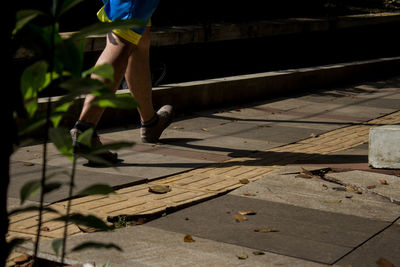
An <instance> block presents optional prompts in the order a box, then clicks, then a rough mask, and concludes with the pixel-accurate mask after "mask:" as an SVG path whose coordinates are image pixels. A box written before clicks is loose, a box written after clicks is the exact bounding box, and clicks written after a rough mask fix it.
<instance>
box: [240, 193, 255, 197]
mask: <svg viewBox="0 0 400 267" xmlns="http://www.w3.org/2000/svg"><path fill="white" fill-rule="evenodd" d="M243 195H244V196H246V197H255V196H256V194H253V193H244V194H243Z"/></svg>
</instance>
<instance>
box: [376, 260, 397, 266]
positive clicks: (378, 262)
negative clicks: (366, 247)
mask: <svg viewBox="0 0 400 267" xmlns="http://www.w3.org/2000/svg"><path fill="white" fill-rule="evenodd" d="M376 264H378V266H379V267H394V265H393V263H391V262H390V261H388V260H387V259H385V258H380V259H379V260H377V261H376Z"/></svg>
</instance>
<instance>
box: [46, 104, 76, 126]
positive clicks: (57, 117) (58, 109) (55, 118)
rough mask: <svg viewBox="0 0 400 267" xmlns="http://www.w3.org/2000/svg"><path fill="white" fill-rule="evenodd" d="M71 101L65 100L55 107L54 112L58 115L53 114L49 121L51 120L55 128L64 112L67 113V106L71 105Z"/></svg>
mask: <svg viewBox="0 0 400 267" xmlns="http://www.w3.org/2000/svg"><path fill="white" fill-rule="evenodd" d="M72 104H73V102H72V101H71V102H66V103H63V104H61V105H59V106H57V107H56V108H55V110H54V111H55V112H56V113H59V114H60V115H55V116H52V117H51V121H52V122H53V125H54V127H55V128H57V127H58V126H59V125H60V122H61V120H62V118H63V117H64V114H67V111H68V110H69V108H70V107H71V106H72Z"/></svg>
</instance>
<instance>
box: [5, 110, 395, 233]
mask: <svg viewBox="0 0 400 267" xmlns="http://www.w3.org/2000/svg"><path fill="white" fill-rule="evenodd" d="M397 123H400V111H398V112H395V113H392V114H389V115H387V116H384V117H381V118H378V119H374V120H371V121H369V122H368V123H364V124H361V125H353V126H348V127H344V128H340V129H337V130H333V131H331V132H328V133H324V134H321V135H319V136H316V137H310V138H308V139H305V140H301V141H299V142H296V143H294V144H288V145H285V146H282V147H277V148H273V149H269V150H266V151H263V152H260V153H257V154H255V155H254V157H253V158H249V157H243V158H234V159H230V160H227V161H225V162H223V163H216V164H213V165H211V166H207V167H203V168H199V169H195V170H192V171H188V172H186V173H182V174H177V175H172V176H170V177H167V178H164V179H161V180H157V181H153V182H151V183H150V184H141V185H135V186H131V187H129V188H124V189H120V190H117V194H112V195H109V196H89V197H83V198H78V199H74V200H73V201H72V211H73V212H80V213H84V214H95V215H97V216H99V217H102V218H103V219H106V218H107V216H111V217H113V216H118V215H139V214H152V213H156V212H162V211H165V210H166V209H168V208H173V207H179V206H183V205H187V204H189V203H192V202H196V201H199V200H203V199H207V198H210V197H212V196H215V195H218V194H221V193H224V192H226V191H229V190H232V189H235V188H238V187H240V186H242V185H243V180H245V179H247V180H249V181H254V180H257V179H259V178H261V177H262V176H264V175H265V174H267V173H269V172H271V171H273V170H276V169H277V168H280V167H282V166H284V165H286V164H288V163H291V162H294V161H295V160H298V159H299V158H301V159H306V158H307V157H312V156H315V155H318V154H319V155H321V154H330V153H334V152H338V151H341V150H345V149H349V148H352V147H355V146H358V145H360V144H363V143H366V142H367V141H368V134H369V129H370V128H371V127H373V126H376V125H382V124H397ZM241 180H242V181H241ZM156 184H158V185H169V186H170V187H171V189H172V190H171V191H170V192H168V193H166V194H154V193H151V192H149V190H148V187H149V185H156ZM66 205H67V202H61V203H57V204H54V205H51V207H53V208H55V209H57V211H59V212H60V213H64V212H65V209H66ZM52 218H54V214H51V213H45V214H44V216H43V221H44V224H43V226H44V227H47V228H45V229H46V231H42V236H43V237H44V238H47V239H48V238H59V237H62V233H63V226H64V223H62V222H54V221H52V220H51V219H52ZM36 225H37V214H36V213H23V214H18V215H15V216H11V218H10V230H9V236H8V237H9V238H12V237H17V236H24V237H29V236H31V237H34V235H35V233H36V228H37V226H36ZM68 233H69V235H75V234H80V233H81V231H80V230H79V228H78V227H77V226H75V225H72V224H71V225H69V228H68Z"/></svg>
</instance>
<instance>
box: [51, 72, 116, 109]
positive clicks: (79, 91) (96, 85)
mask: <svg viewBox="0 0 400 267" xmlns="http://www.w3.org/2000/svg"><path fill="white" fill-rule="evenodd" d="M105 87H106V85H105V84H104V83H102V82H101V81H99V80H96V79H91V78H89V77H85V78H71V79H68V80H67V81H65V82H62V83H61V84H60V88H63V89H66V90H68V91H69V92H68V94H66V95H65V96H63V97H62V98H61V99H60V101H59V103H61V104H62V103H66V102H71V101H73V100H74V99H75V98H76V97H79V96H81V95H86V94H90V93H91V92H93V91H96V90H100V89H103V88H105ZM108 90H109V89H108Z"/></svg>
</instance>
